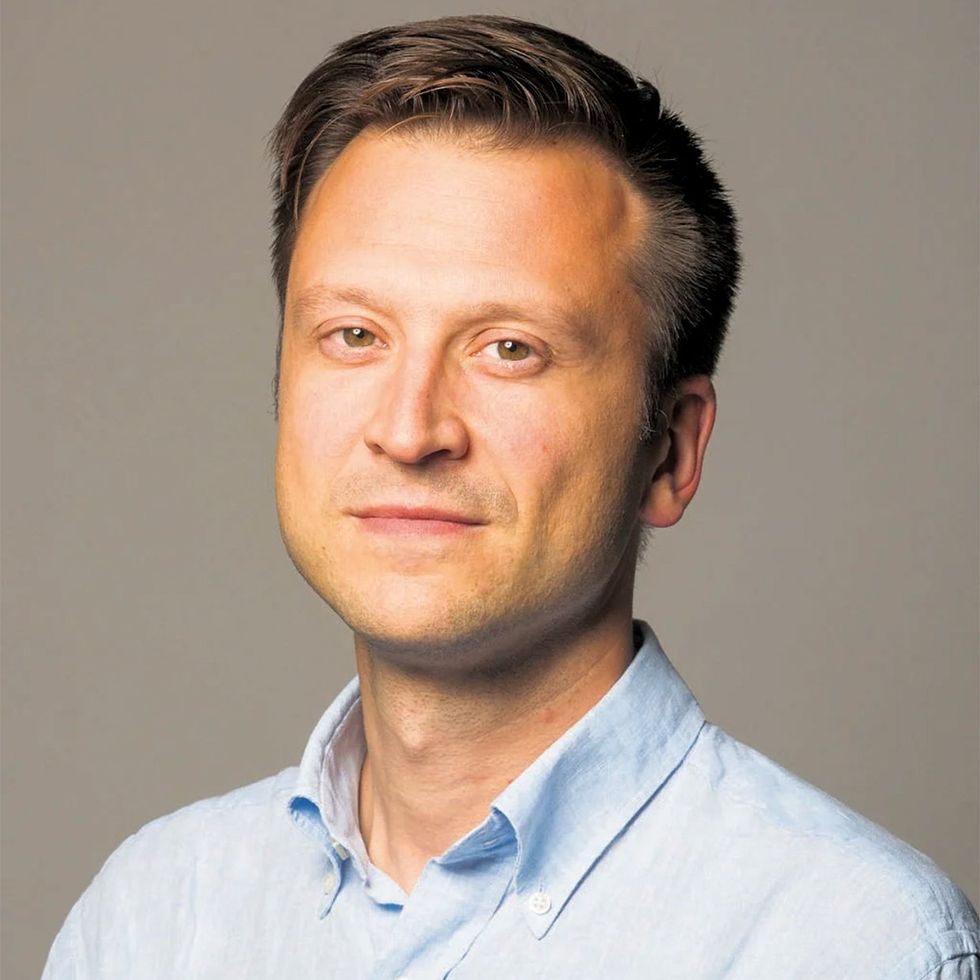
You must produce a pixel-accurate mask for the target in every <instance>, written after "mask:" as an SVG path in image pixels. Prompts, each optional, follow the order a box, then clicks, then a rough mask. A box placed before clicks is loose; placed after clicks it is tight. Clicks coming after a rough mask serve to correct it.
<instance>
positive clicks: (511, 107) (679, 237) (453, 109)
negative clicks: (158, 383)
mask: <svg viewBox="0 0 980 980" xmlns="http://www.w3.org/2000/svg"><path fill="white" fill-rule="evenodd" d="M395 126H397V127H398V128H399V129H400V130H402V131H408V132H413V133H419V132H421V133H423V134H425V133H430V132H431V133H433V134H435V135H444V134H445V135H449V136H451V137H453V138H455V139H458V140H461V141H466V142H468V143H470V144H472V145H474V146H475V147H487V148H500V149H507V148H517V147H524V146H533V145H535V144H546V143H554V142H555V141H556V140H567V141H571V142H578V143H579V144H584V145H588V146H591V147H593V148H597V149H599V150H600V151H602V152H603V154H604V156H605V158H606V159H608V160H609V161H610V162H611V163H612V164H613V165H614V166H615V167H617V168H618V169H619V171H620V172H621V173H622V174H623V175H624V176H626V178H627V179H628V180H629V181H630V183H631V184H632V186H633V187H635V188H637V189H638V190H639V191H640V192H641V194H642V196H643V198H644V199H645V201H646V202H647V203H648V205H649V207H650V209H651V210H650V214H651V215H652V216H654V218H655V220H653V221H648V222H647V230H646V231H645V233H644V235H643V236H642V237H643V240H642V241H641V242H640V243H639V244H638V246H637V248H636V249H635V254H634V255H633V256H631V257H630V259H629V262H628V266H629V268H628V269H627V275H628V278H629V281H630V283H631V285H632V287H633V289H634V290H635V291H636V293H637V295H638V296H639V298H640V300H641V301H642V303H643V306H644V309H645V310H646V311H647V319H648V324H647V327H648V329H647V331H646V334H645V336H646V349H645V350H644V351H643V356H644V358H645V360H646V378H647V381H646V394H645V398H644V403H643V406H642V409H643V413H642V417H643V437H644V438H649V437H650V436H652V435H654V434H655V433H656V432H657V431H658V429H659V427H658V426H657V425H656V424H655V422H654V417H655V415H656V414H657V413H658V411H659V410H660V405H661V399H662V397H663V396H664V395H665V394H667V393H669V392H670V390H671V389H672V388H673V387H674V386H675V385H676V383H677V382H678V381H680V380H681V379H682V378H684V377H688V376H691V375H695V374H708V375H712V374H713V373H714V371H715V367H716V364H717V361H718V357H719V354H720V351H721V347H722V343H723V341H724V337H725V333H726V330H727V324H728V320H729V317H730V314H731V309H732V305H733V302H734V295H735V290H736V287H737V284H738V279H739V270H740V264H741V260H740V256H739V248H738V232H737V228H736V222H735V214H734V211H733V209H732V207H731V205H730V204H729V201H728V197H727V194H726V192H725V190H724V188H723V187H722V185H721V183H720V182H719V180H718V178H717V176H716V175H715V173H714V171H713V169H712V168H711V166H710V165H709V164H708V162H707V161H706V159H705V157H704V154H703V152H702V148H701V143H700V140H699V139H698V137H697V136H695V135H694V134H693V133H692V132H691V130H689V129H688V128H687V127H686V126H685V125H684V124H683V123H682V122H681V121H680V119H679V118H678V117H677V115H675V114H674V113H673V112H672V111H670V110H669V109H667V108H665V107H664V106H663V105H662V104H661V99H660V93H659V92H658V91H657V89H656V88H655V87H654V86H653V85H652V84H651V83H650V82H649V81H647V80H646V79H644V78H642V77H640V76H638V75H636V74H634V73H633V72H631V71H629V70H628V69H627V68H625V67H624V66H623V65H621V64H620V63H619V62H617V61H614V60H613V59H612V58H610V57H608V56H606V55H604V54H601V53H600V52H599V51H596V50H595V49H594V48H592V47H590V46H589V45H588V44H586V43H585V42H584V41H581V40H579V39H578V38H575V37H572V36H571V35H568V34H565V33H562V32H560V31H557V30H554V29H553V28H550V27H546V26H544V25H542V24H537V23H533V22H531V21H527V20H521V19H518V18H514V17H506V16H498V15H490V14H472V15H465V16H451V17H441V18H437V19H434V20H420V21H414V22H412V23H407V24H402V25H399V26H391V27H383V28H380V29H377V30H370V31H366V32H365V33H362V34H359V35H357V36H355V37H352V38H350V39H349V40H346V41H344V42H342V43H340V44H338V45H337V46H336V47H334V48H333V50H332V51H331V52H330V54H329V55H328V57H327V58H326V59H325V60H324V61H322V62H321V63H320V64H319V65H317V66H316V68H314V69H313V71H311V72H310V73H309V75H307V77H306V78H305V79H304V80H303V81H302V82H301V83H300V85H299V87H298V88H297V89H296V92H295V93H294V95H293V96H292V98H291V99H290V101H289V103H288V105H287V106H286V108H285V110H284V112H283V114H282V116H281V118H280V119H279V121H278V123H277V124H276V126H275V128H274V129H273V131H272V133H271V135H270V137H269V149H270V153H271V155H272V157H273V162H274V170H273V177H272V191H273V197H274V210H273V232H274V239H273V244H272V273H273V279H274V282H275V286H276V291H277V294H278V299H279V314H280V319H279V338H278V341H277V344H276V371H275V379H274V382H273V399H274V403H275V416H276V418H277V419H278V412H279V370H280V361H281V356H282V332H283V322H284V316H285V300H286V283H287V280H288V277H289V263H290V260H291V257H292V252H293V248H294V245H295V242H296V235H297V230H298V227H299V222H300V218H301V216H302V213H303V207H304V204H305V203H306V201H307V199H308V198H309V195H310V192H311V191H312V189H313V188H314V186H315V185H316V183H317V181H318V180H319V179H320V178H321V177H322V176H323V174H324V173H325V172H326V171H327V169H328V168H329V167H330V165H331V164H332V163H333V162H334V161H335V160H336V159H337V157H338V156H339V155H340V153H341V152H342V151H343V149H344V148H345V147H346V146H347V145H348V143H350V142H351V141H352V140H353V139H354V138H355V137H356V136H357V135H358V134H359V133H361V132H362V131H363V130H367V129H369V128H370V129H371V130H375V129H391V128H393V127H395Z"/></svg>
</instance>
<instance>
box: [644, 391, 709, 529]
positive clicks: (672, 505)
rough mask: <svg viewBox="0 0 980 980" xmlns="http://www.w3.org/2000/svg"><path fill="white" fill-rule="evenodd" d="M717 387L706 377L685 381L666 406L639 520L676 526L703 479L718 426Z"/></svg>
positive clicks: (657, 525) (652, 524) (660, 525)
mask: <svg viewBox="0 0 980 980" xmlns="http://www.w3.org/2000/svg"><path fill="white" fill-rule="evenodd" d="M715 408H716V399H715V388H714V385H713V384H712V383H711V378H709V377H708V376H707V375H706V374H698V375H693V376H691V377H689V378H684V379H683V380H682V381H681V382H680V383H679V384H678V385H677V388H676V389H675V393H674V396H673V398H671V400H670V403H669V404H667V405H665V406H664V407H663V411H664V414H665V415H666V416H667V431H666V432H664V433H662V434H661V435H660V436H659V437H658V440H657V443H656V448H655V450H654V453H653V456H652V458H651V470H652V472H649V473H648V482H647V485H646V491H645V493H644V495H643V500H642V502H641V505H640V514H639V516H640V520H641V521H642V522H643V523H644V524H649V525H651V526H653V527H670V525H671V524H676V523H677V522H678V521H679V520H680V519H681V516H682V515H683V513H684V510H685V508H686V507H687V505H688V504H689V503H690V502H691V499H692V498H693V497H694V493H695V491H696V490H697V488H698V483H700V481H701V465H702V463H703V461H704V453H705V450H706V449H707V447H708V439H709V438H710V437H711V429H712V427H713V426H714V424H715Z"/></svg>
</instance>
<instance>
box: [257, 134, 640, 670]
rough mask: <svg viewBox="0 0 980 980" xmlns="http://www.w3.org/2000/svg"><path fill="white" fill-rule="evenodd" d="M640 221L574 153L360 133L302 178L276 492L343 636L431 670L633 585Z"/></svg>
mask: <svg viewBox="0 0 980 980" xmlns="http://www.w3.org/2000/svg"><path fill="white" fill-rule="evenodd" d="M644 215H645V211H644V209H643V206H642V204H641V202H640V199H639V197H638V195H637V194H636V192H635V191H633V190H632V189H630V188H629V187H628V186H627V185H626V184H625V182H624V181H623V180H622V179H621V178H620V177H619V176H618V175H616V174H615V173H614V171H613V170H612V169H611V168H609V167H608V165H607V164H606V163H604V162H603V161H602V160H601V159H600V158H599V157H598V156H597V155H596V154H595V153H594V151H589V150H587V149H584V148H582V147H578V146H571V145H558V146H554V147H551V146H549V147H535V148H533V149H526V150H520V151H517V150H506V151H496V152H487V151H475V150H467V149H463V148H461V147H460V146H459V145H458V144H452V143H450V142H447V141H437V140H435V139H422V140H418V139H416V140H415V141H411V140H405V139H402V138H400V137H399V136H397V134H395V135H392V136H386V137H382V136H379V135H377V134H373V133H362V134H361V135H360V136H359V137H358V138H357V139H355V140H354V141H353V142H352V143H351V144H350V145H349V146H348V147H347V148H346V149H345V150H344V152H343V153H342V154H341V155H340V157H339V158H338V159H337V161H336V162H335V163H334V165H333V166H332V167H331V168H330V169H329V170H328V171H327V173H326V174H325V175H324V176H323V178H322V179H321V180H320V182H319V183H318V185H317V186H316V188H315V189H314V191H313V193H312V194H311V196H310V199H309V201H308V204H307V206H306V208H305V210H304V212H303V215H302V220H301V224H300V229H299V235H298V238H297V241H296V245H295V250H294V252H293V256H292V262H291V266H290V271H289V282H288V288H287V296H286V314H285V322H284V330H283V340H282V360H281V375H280V389H279V390H280V402H279V430H278V445H277V457H276V492H277V501H278V508H279V519H280V525H281V529H282V534H283V540H284V541H285V544H286V547H287V549H288V551H289V554H290V556H291V558H292V559H293V561H294V563H295V564H296V567H297V568H298V569H299V571H300V572H301V574H302V575H303V576H304V578H306V580H307V581H308V582H309V584H310V585H311V586H312V587H313V588H314V590H316V591H317V592H318V593H319V594H320V595H321V596H322V597H323V598H324V599H325V600H326V601H327V602H328V603H329V604H330V605H331V606H332V607H333V608H334V609H335V610H336V611H337V612H338V614H339V615H340V616H341V617H342V618H343V619H344V620H345V621H346V622H347V623H348V625H349V626H350V627H351V628H352V629H353V630H354V631H355V633H357V634H360V635H361V636H362V637H363V638H365V639H367V640H369V641H371V642H373V643H374V644H375V645H377V646H378V648H380V649H385V650H388V651H389V652H390V653H391V655H392V656H401V657H402V658H403V660H404V662H405V663H414V664H416V665H418V666H422V665H423V664H428V665H429V666H432V667H436V666H438V665H439V664H440V663H442V665H443V666H449V664H448V663H446V662H445V660H442V661H440V656H442V657H443V658H445V657H448V656H449V655H450V654H452V655H456V656H465V655H466V651H472V652H473V653H472V656H474V657H475V656H477V653H476V651H482V652H483V654H485V653H486V651H488V650H499V651H502V652H503V651H507V650H509V649H512V648H514V646H515V644H518V645H520V644H526V643H529V642H532V643H533V642H534V640H535V638H540V637H542V636H544V637H547V636H551V635H553V634H554V632H555V631H560V630H562V629H563V628H568V627H574V626H575V625H579V624H582V623H583V622H585V621H588V620H591V619H595V618H596V616H597V614H599V613H600V612H601V610H602V609H603V608H604V606H606V605H608V604H609V603H610V602H611V600H612V596H613V594H614V593H615V594H617V595H621V594H622V590H623V588H629V589H631V586H632V572H633V564H634V560H635V556H634V549H635V544H636V533H637V529H638V523H637V519H638V511H639V508H640V504H641V500H642V497H643V490H644V487H643V482H644V479H645V478H647V477H648V476H649V466H648V461H647V455H646V454H645V453H644V452H643V451H642V449H641V444H640V438H639V434H640V423H641V408H642V400H643V386H644V363H643V361H644V359H643V356H642V353H641V352H642V350H643V331H644V329H645V326H644V320H643V308H642V306H641V305H640V303H639V301H638V299H637V298H636V296H635V294H634V293H633V292H632V291H631V290H630V289H629V287H628V285H627V278H626V271H625V261H626V258H627V256H628V254H629V250H630V249H631V248H632V247H633V244H634V242H635V240H636V236H637V234H638V232H639V230H640V228H641V224H642V222H643V220H644ZM413 512H414V513H413ZM440 515H441V516H442V517H443V518H444V519H443V520H437V519H432V518H433V517H438V516H440ZM483 654H481V655H483ZM460 663H461V661H460V662H457V663H456V666H459V665H460Z"/></svg>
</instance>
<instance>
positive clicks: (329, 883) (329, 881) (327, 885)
mask: <svg viewBox="0 0 980 980" xmlns="http://www.w3.org/2000/svg"><path fill="white" fill-rule="evenodd" d="M336 884H337V876H336V875H335V874H334V873H333V872H332V871H328V872H327V874H326V877H325V878H324V879H323V893H324V895H329V894H330V893H331V892H332V891H333V890H334V886H335V885H336Z"/></svg>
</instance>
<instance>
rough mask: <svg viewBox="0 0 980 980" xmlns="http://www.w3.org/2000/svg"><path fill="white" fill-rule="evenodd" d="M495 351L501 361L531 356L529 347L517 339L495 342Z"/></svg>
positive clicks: (523, 358) (517, 359)
mask: <svg viewBox="0 0 980 980" xmlns="http://www.w3.org/2000/svg"><path fill="white" fill-rule="evenodd" d="M497 353H498V354H499V355H500V359H501V360H503V361H523V360H525V359H526V358H528V357H530V356H531V348H530V347H529V346H528V345H527V344H524V343H521V341H519V340H501V341H498V342H497Z"/></svg>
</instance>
